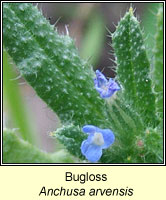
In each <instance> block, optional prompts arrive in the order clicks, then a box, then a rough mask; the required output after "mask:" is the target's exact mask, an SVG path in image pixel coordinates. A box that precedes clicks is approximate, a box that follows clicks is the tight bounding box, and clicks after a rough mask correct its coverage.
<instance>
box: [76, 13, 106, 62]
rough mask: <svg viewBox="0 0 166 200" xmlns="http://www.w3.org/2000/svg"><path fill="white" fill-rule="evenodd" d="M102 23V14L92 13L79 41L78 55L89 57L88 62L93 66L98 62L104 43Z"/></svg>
mask: <svg viewBox="0 0 166 200" xmlns="http://www.w3.org/2000/svg"><path fill="white" fill-rule="evenodd" d="M104 24H105V23H104V19H103V16H102V15H101V14H100V13H99V12H95V13H93V15H92V16H91V18H90V21H89V23H88V27H87V30H86V32H85V35H84V37H83V40H82V42H81V51H80V55H81V56H82V57H83V58H85V59H88V58H90V59H89V62H90V63H91V64H92V65H93V66H95V65H96V63H97V62H98V60H99V58H100V54H101V50H102V48H103V45H104V38H105V27H104Z"/></svg>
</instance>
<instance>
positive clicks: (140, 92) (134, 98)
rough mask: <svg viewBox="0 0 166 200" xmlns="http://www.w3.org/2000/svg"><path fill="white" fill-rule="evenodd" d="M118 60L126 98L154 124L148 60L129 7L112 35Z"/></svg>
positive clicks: (118, 69) (138, 28) (120, 78)
mask: <svg viewBox="0 0 166 200" xmlns="http://www.w3.org/2000/svg"><path fill="white" fill-rule="evenodd" d="M112 39H113V47H114V50H115V56H116V60H117V79H118V81H119V82H120V84H121V87H122V93H123V95H124V97H125V99H126V100H127V99H128V100H129V101H130V104H131V105H132V106H133V107H134V108H135V109H136V110H137V111H138V112H139V113H140V114H141V116H142V118H143V119H144V121H145V122H146V124H154V122H155V121H156V116H155V96H154V94H153V93H152V89H151V79H150V76H149V72H150V64H149V61H148V59H147V54H146V50H145V46H144V41H143V38H142V32H141V29H140V24H139V22H138V21H137V19H136V18H135V17H134V15H133V11H132V8H130V11H129V12H127V13H126V15H125V16H124V17H123V18H122V19H121V21H120V22H119V24H118V26H117V29H116V31H115V32H114V33H113V35H112Z"/></svg>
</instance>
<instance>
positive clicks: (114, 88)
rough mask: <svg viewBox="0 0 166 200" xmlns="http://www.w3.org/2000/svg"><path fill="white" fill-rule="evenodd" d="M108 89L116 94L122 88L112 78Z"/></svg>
mask: <svg viewBox="0 0 166 200" xmlns="http://www.w3.org/2000/svg"><path fill="white" fill-rule="evenodd" d="M108 89H109V90H112V91H114V92H115V91H117V90H120V87H119V85H118V84H117V83H116V82H115V81H114V80H113V79H112V78H110V79H109V82H108Z"/></svg>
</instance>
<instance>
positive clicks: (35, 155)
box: [3, 129, 73, 163]
mask: <svg viewBox="0 0 166 200" xmlns="http://www.w3.org/2000/svg"><path fill="white" fill-rule="evenodd" d="M72 162H73V159H72V158H71V157H70V155H69V154H67V153H65V152H64V151H60V152H56V153H54V154H51V153H46V152H44V151H41V150H39V149H37V148H36V147H35V146H33V145H32V144H30V143H28V142H26V141H24V140H22V139H21V138H19V137H18V136H17V134H16V132H15V131H14V130H9V129H6V130H4V132H3V163H72Z"/></svg>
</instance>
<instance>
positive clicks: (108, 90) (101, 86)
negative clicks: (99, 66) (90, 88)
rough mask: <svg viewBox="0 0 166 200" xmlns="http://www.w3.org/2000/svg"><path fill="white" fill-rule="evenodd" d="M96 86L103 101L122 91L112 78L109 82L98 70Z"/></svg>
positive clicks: (95, 80)
mask: <svg viewBox="0 0 166 200" xmlns="http://www.w3.org/2000/svg"><path fill="white" fill-rule="evenodd" d="M94 84H95V88H96V90H97V91H98V92H99V94H100V96H101V98H103V99H105V98H109V97H111V96H112V95H113V94H114V93H115V92H116V91H117V90H120V87H119V85H118V84H117V83H116V82H115V81H114V80H113V79H112V78H110V79H109V80H107V79H106V77H105V76H104V75H103V74H102V73H101V72H100V71H99V70H96V78H95V79H94Z"/></svg>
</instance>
